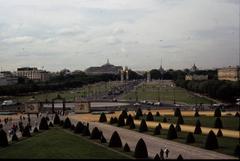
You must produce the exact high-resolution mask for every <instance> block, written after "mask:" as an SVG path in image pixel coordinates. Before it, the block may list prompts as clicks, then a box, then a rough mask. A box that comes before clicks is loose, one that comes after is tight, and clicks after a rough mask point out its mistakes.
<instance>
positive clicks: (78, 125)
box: [74, 121, 84, 134]
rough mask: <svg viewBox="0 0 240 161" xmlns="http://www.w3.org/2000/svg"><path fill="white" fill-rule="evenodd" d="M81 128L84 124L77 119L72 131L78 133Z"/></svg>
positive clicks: (81, 130) (80, 131)
mask: <svg viewBox="0 0 240 161" xmlns="http://www.w3.org/2000/svg"><path fill="white" fill-rule="evenodd" d="M83 129H84V125H83V123H82V122H81V121H79V122H78V123H77V125H76V127H75V130H74V133H76V134H80V133H82V132H83Z"/></svg>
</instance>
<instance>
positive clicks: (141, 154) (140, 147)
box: [134, 138, 148, 158]
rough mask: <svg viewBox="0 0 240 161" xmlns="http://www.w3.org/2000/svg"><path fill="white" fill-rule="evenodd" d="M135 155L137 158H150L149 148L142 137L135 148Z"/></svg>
mask: <svg viewBox="0 0 240 161" xmlns="http://www.w3.org/2000/svg"><path fill="white" fill-rule="evenodd" d="M134 156H135V157H136V158H148V150H147V146H146V144H145V142H144V140H143V139H142V138H141V139H140V140H139V141H138V143H137V145H136V148H135V152H134Z"/></svg>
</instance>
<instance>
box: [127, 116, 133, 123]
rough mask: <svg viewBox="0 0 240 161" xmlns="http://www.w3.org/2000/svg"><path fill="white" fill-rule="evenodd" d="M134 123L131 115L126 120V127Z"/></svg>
mask: <svg viewBox="0 0 240 161" xmlns="http://www.w3.org/2000/svg"><path fill="white" fill-rule="evenodd" d="M132 122H133V118H132V115H131V114H129V115H128V117H127V120H126V125H131V123H132Z"/></svg>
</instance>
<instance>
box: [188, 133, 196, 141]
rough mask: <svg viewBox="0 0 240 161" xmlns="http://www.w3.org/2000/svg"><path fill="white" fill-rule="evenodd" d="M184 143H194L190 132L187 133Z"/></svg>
mask: <svg viewBox="0 0 240 161" xmlns="http://www.w3.org/2000/svg"><path fill="white" fill-rule="evenodd" d="M186 143H195V138H194V135H193V133H192V132H189V133H188V135H187V139H186Z"/></svg>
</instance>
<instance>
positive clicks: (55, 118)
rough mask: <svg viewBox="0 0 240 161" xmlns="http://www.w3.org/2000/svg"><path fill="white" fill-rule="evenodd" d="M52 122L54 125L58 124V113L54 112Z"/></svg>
mask: <svg viewBox="0 0 240 161" xmlns="http://www.w3.org/2000/svg"><path fill="white" fill-rule="evenodd" d="M53 124H54V125H59V124H60V118H59V116H58V114H55V116H54V119H53Z"/></svg>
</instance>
